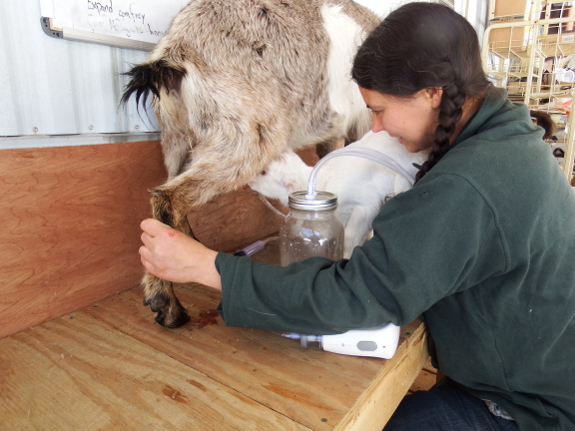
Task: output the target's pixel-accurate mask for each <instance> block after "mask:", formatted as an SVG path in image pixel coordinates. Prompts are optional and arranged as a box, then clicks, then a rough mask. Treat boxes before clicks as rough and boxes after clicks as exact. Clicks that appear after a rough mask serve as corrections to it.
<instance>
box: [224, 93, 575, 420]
mask: <svg viewBox="0 0 575 431" xmlns="http://www.w3.org/2000/svg"><path fill="white" fill-rule="evenodd" d="M542 133H543V132H542V129H540V128H538V127H537V126H535V125H534V124H533V123H532V121H531V120H530V116H529V112H528V109H527V107H526V106H525V105H520V104H512V103H511V102H509V101H508V100H507V98H506V93H505V92H504V91H503V90H498V89H492V90H491V91H490V92H489V93H488V95H487V97H486V98H485V101H484V102H483V104H482V106H481V108H480V109H479V111H478V112H477V113H476V114H475V115H474V116H473V118H472V119H471V120H470V121H469V122H468V123H467V125H466V126H465V128H464V129H463V131H462V132H461V133H460V135H459V136H458V137H457V139H456V141H455V142H454V143H453V144H452V149H451V150H450V151H449V152H448V153H447V154H446V155H445V156H444V157H443V159H442V160H441V161H440V162H439V163H438V164H437V165H436V166H435V167H434V168H433V169H432V170H431V171H430V172H429V173H428V174H427V175H426V176H425V177H424V178H423V179H422V180H421V181H420V182H419V183H418V184H417V185H416V186H415V187H413V188H412V189H411V190H409V191H407V192H404V193H402V194H400V195H398V196H396V197H394V198H393V199H391V200H390V201H388V202H387V203H386V204H385V205H384V206H383V208H382V210H381V212H380V213H379V215H378V216H377V217H376V219H375V220H374V222H373V230H374V236H373V238H372V239H371V240H369V241H367V242H366V243H365V244H364V245H363V246H362V247H357V248H356V249H355V250H354V252H353V254H352V256H351V258H350V259H349V260H346V259H343V260H340V261H338V262H332V261H330V260H327V259H323V258H311V259H308V260H306V261H304V262H299V263H294V264H291V265H290V266H288V267H280V266H276V265H267V264H262V263H256V262H253V261H252V260H251V259H249V258H246V257H243V258H238V257H234V256H230V255H227V254H223V253H220V254H218V257H217V259H216V266H217V268H218V271H219V272H220V274H221V277H222V285H223V290H222V303H221V306H220V310H221V313H222V317H223V318H224V320H225V322H226V324H228V325H230V326H240V327H248V328H261V329H267V330H276V331H293V332H299V333H308V334H309V333H312V334H328V333H329V334H331V333H337V332H344V331H346V330H348V329H352V328H366V327H373V326H377V325H379V324H382V323H384V322H388V321H392V322H393V323H395V324H397V325H404V324H407V323H409V322H411V321H412V320H414V319H415V318H417V317H418V316H422V317H423V318H424V320H425V322H426V324H427V327H428V329H429V332H430V334H431V338H432V346H431V352H430V353H431V355H432V358H433V360H434V363H435V364H436V366H438V368H440V369H441V370H442V371H443V372H444V373H445V374H446V375H447V376H449V377H450V378H451V379H453V380H454V381H455V382H457V383H459V384H460V385H462V388H463V389H465V390H467V391H468V392H470V393H471V394H473V395H475V396H477V397H479V398H482V399H489V400H492V401H493V402H495V403H497V404H499V405H500V406H501V407H502V408H503V409H504V410H506V411H507V412H508V413H509V414H510V415H511V416H512V417H513V418H514V419H515V420H516V421H517V423H518V425H519V428H520V429H521V430H522V431H528V430H533V431H535V430H538V431H539V430H575V264H574V260H575V193H574V192H573V190H572V189H571V187H570V185H569V184H568V183H567V181H566V180H565V178H564V176H563V175H562V173H561V171H560V168H559V166H558V163H557V161H556V160H555V159H554V157H553V156H552V154H551V151H550V148H549V146H548V145H547V144H545V143H544V142H543V141H542V139H541V137H542ZM357 186H358V187H361V184H358V185H357Z"/></svg>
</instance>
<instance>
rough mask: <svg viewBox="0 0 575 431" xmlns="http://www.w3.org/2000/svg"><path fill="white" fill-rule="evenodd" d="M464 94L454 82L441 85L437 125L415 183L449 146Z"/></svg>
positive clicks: (463, 100) (460, 111)
mask: <svg viewBox="0 0 575 431" xmlns="http://www.w3.org/2000/svg"><path fill="white" fill-rule="evenodd" d="M464 103H465V94H464V93H463V92H461V91H459V89H458V87H457V85H456V84H455V83H453V84H450V85H446V86H445V87H443V96H442V98H441V104H440V106H439V108H440V112H439V125H438V126H437V129H436V130H435V140H434V141H433V143H432V145H431V152H430V153H429V157H428V158H427V161H426V162H425V163H424V164H423V165H422V166H421V168H420V170H419V172H418V173H417V175H416V176H415V182H416V183H417V182H418V181H419V180H420V179H421V178H423V177H424V176H425V174H427V172H429V170H430V169H431V168H433V167H434V166H435V165H436V164H437V163H438V162H439V161H440V160H441V158H442V157H443V156H444V155H445V154H446V153H447V152H448V151H449V149H450V148H451V147H450V146H449V140H450V139H451V136H452V135H453V132H454V131H455V126H456V125H457V123H458V122H459V120H460V119H461V114H462V112H463V109H462V107H463V104H464Z"/></svg>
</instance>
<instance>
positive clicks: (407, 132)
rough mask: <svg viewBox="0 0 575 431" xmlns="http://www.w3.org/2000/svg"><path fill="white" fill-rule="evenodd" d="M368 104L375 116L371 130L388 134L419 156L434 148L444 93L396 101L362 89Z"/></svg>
mask: <svg viewBox="0 0 575 431" xmlns="http://www.w3.org/2000/svg"><path fill="white" fill-rule="evenodd" d="M359 91H360V92H361V95H362V97H363V100H364V101H365V104H366V105H367V107H368V108H369V109H370V110H371V112H372V119H371V130H372V131H373V132H374V133H377V132H381V131H382V130H385V131H386V132H387V133H389V134H390V135H391V136H393V137H396V138H399V142H400V143H401V144H403V145H404V146H405V148H406V149H407V151H409V152H411V153H417V152H418V151H422V150H426V149H428V148H430V147H431V144H432V143H433V141H434V139H435V129H436V128H437V126H438V125H439V120H438V116H439V105H440V103H441V95H442V94H443V90H442V89H441V87H438V88H427V89H424V90H421V91H419V92H417V93H415V94H414V95H413V96H412V97H397V96H390V95H386V94H382V93H380V92H378V91H375V90H367V89H365V88H362V87H359Z"/></svg>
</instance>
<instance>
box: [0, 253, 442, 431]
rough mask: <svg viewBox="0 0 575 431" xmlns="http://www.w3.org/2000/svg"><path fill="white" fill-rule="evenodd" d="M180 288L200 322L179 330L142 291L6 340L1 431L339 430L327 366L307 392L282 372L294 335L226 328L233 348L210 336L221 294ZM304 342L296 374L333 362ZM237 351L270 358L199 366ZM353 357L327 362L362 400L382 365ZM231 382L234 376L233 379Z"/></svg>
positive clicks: (426, 379)
mask: <svg viewBox="0 0 575 431" xmlns="http://www.w3.org/2000/svg"><path fill="white" fill-rule="evenodd" d="M263 260H265V256H264V259H263ZM192 290H193V292H194V294H193V296H192V295H191V293H190V292H192ZM177 293H178V297H179V298H180V300H181V301H182V303H183V304H184V305H185V306H186V308H188V310H189V311H190V314H191V317H192V321H191V323H190V324H188V325H185V326H184V327H182V328H178V329H174V330H171V329H166V328H163V327H161V326H159V325H157V324H156V323H155V322H154V319H153V313H151V311H150V310H149V307H145V306H143V305H142V291H141V289H140V288H139V287H138V288H134V289H131V290H128V291H125V292H122V293H120V294H117V295H114V296H111V297H109V298H107V299H105V300H103V301H99V302H97V303H95V304H92V305H90V306H88V307H84V308H82V309H80V310H78V311H76V312H73V313H70V314H67V315H65V316H62V317H60V318H57V319H53V320H51V321H48V322H46V323H44V324H42V325H39V326H36V327H33V328H30V329H27V330H25V331H22V332H19V333H17V334H14V335H12V336H10V337H6V338H4V339H1V340H0V431H20V430H22V431H28V430H41V431H52V430H66V431H67V430H70V431H72V430H73V431H78V430H80V431H92V430H113V431H115V430H118V431H124V430H176V429H177V430H180V429H181V430H198V431H200V430H201V428H202V427H201V426H199V422H198V421H202V420H205V418H206V417H209V418H214V419H213V420H214V423H215V425H214V428H213V429H214V430H218V431H219V430H228V429H229V430H232V429H233V430H237V429H241V430H249V429H262V430H276V429H286V430H287V429H296V430H304V429H309V428H308V427H311V422H313V421H315V423H317V422H319V427H318V428H315V425H314V429H326V430H327V429H331V426H330V422H331V421H332V419H331V418H329V422H328V420H327V418H328V416H327V415H326V414H325V412H326V411H332V410H334V408H335V407H338V405H343V404H344V402H343V401H342V399H341V397H342V395H341V394H337V393H334V392H337V391H329V390H328V391H326V392H327V394H328V395H327V397H324V399H318V398H317V397H316V396H314V394H315V392H314V388H313V385H314V384H316V385H322V386H321V387H322V388H324V387H326V385H329V381H330V380H333V378H334V377H333V376H329V375H326V374H325V373H324V372H323V371H322V370H323V369H322V368H320V367H321V366H323V365H318V368H317V369H318V370H319V372H317V373H313V374H315V375H310V376H309V379H308V380H306V386H307V382H309V385H310V388H309V389H302V388H301V387H300V388H299V389H300V390H301V391H302V392H296V389H295V388H290V387H289V382H288V380H289V376H290V375H292V374H290V373H293V368H292V369H291V370H286V369H282V368H285V366H284V365H285V364H284V362H285V361H286V359H285V354H284V352H285V344H284V345H281V344H280V343H286V342H294V343H295V341H293V340H286V339H283V338H281V337H277V339H278V341H275V338H274V339H271V340H270V337H269V334H265V333H264V331H249V330H241V329H236V328H226V331H225V333H226V337H229V339H226V340H225V346H224V343H222V344H219V343H220V342H219V340H218V337H214V336H213V334H214V333H217V334H220V335H221V333H222V332H221V331H220V330H219V329H220V326H221V325H222V322H221V319H220V318H219V317H218V318H216V317H217V315H216V314H215V312H214V308H215V306H216V305H217V303H218V302H219V296H218V294H217V293H215V292H214V291H212V290H211V289H208V288H205V287H203V286H198V285H194V286H182V287H179V288H178V292H177ZM191 298H193V300H192V299H191ZM218 325H220V326H218ZM239 331H242V332H239ZM262 334H263V335H262ZM236 337H237V338H236ZM246 346H248V347H246ZM251 346H253V349H251ZM282 349H283V350H282ZM298 349H299V346H298V348H294V349H292V350H291V352H290V353H289V355H290V356H291V357H290V358H289V359H290V361H291V362H292V363H293V365H292V367H295V368H296V369H298V361H300V362H299V363H300V364H301V363H303V361H305V362H306V366H307V365H309V364H308V363H309V362H310V361H317V363H318V364H319V363H320V362H323V361H325V356H323V357H320V356H318V357H317V358H315V357H314V356H313V355H311V356H310V355H309V353H306V354H302V353H301V352H300V351H299V350H298ZM252 350H253V352H252ZM238 352H244V353H243V354H244V355H248V356H249V355H250V354H253V355H261V354H265V355H269V357H270V358H271V359H270V361H271V365H270V366H269V368H267V369H263V368H261V367H260V368H256V367H255V366H254V365H253V363H254V362H256V360H255V359H254V358H255V357H247V356H246V357H245V358H234V359H233V360H234V361H235V362H234V364H243V365H242V366H241V367H239V368H234V369H233V370H232V369H226V362H225V361H207V362H206V361H202V362H201V364H200V363H199V362H200V361H198V359H197V358H198V355H206V354H209V355H213V357H220V358H221V357H228V358H230V357H233V356H234V355H237V354H239V353H238ZM246 352H248V353H246ZM250 352H252V353H250ZM318 353H319V354H322V353H323V352H318ZM346 359H347V358H346V357H342V356H341V355H334V357H331V358H330V360H331V361H333V362H334V363H335V362H338V363H339V365H337V364H336V367H335V369H336V370H337V378H338V379H348V381H349V384H346V386H348V387H349V390H350V394H351V395H353V393H355V392H358V391H361V390H362V388H361V385H360V383H361V381H362V379H363V380H365V381H369V380H370V379H371V378H373V373H374V372H375V370H376V369H377V366H376V365H374V364H372V363H370V362H369V361H366V364H365V366H363V367H362V373H363V374H365V375H362V376H357V375H353V376H347V375H346V369H347V367H346V362H345V361H346ZM274 361H275V362H274ZM312 369H313V368H312ZM251 373H267V374H266V379H269V382H268V384H267V386H266V388H265V389H266V394H271V398H270V405H273V404H274V403H275V405H276V407H274V408H273V410H274V411H275V412H277V414H275V412H272V414H271V415H270V411H269V409H268V408H266V407H264V406H263V405H259V404H258V403H254V402H253V401H250V399H251V398H253V399H257V398H258V397H261V394H257V393H256V392H257V391H258V390H261V388H260V389H258V388H257V387H251V385H249V384H246V382H249V381H250V379H251V378H250V376H248V374H250V375H251ZM435 373H436V371H435V370H434V369H433V367H431V365H430V364H429V363H428V364H427V365H426V367H425V368H424V370H423V371H422V372H421V373H420V375H419V377H418V378H417V380H416V381H415V382H414V384H413V385H412V386H411V388H410V392H411V391H416V390H426V389H428V388H429V387H431V386H432V385H433V384H434V383H435V377H436V376H435ZM214 374H218V375H222V376H224V378H225V383H226V384H223V383H221V382H218V381H216V380H214V379H212V378H210V377H208V376H210V375H214ZM322 374H323V375H322ZM230 381H232V382H235V383H234V384H232V385H230V384H229V382H230ZM254 386H256V385H254ZM290 391H293V392H290ZM306 391H307V392H306ZM290 393H293V394H294V397H299V398H298V399H295V398H294V403H295V404H294V405H295V406H296V407H295V410H296V411H297V413H296V415H300V417H299V418H298V422H299V423H301V424H303V425H305V426H301V427H300V425H299V424H298V423H296V422H293V421H291V420H288V419H287V415H286V412H282V408H284V409H285V408H288V409H292V410H293V409H294V407H285V406H284V407H282V406H280V404H285V396H286V394H287V395H289V394H290ZM214 394H217V398H218V399H217V407H216V406H215V403H214V399H213V397H214ZM274 394H277V399H276V400H274V399H273V396H274ZM266 396H268V397H269V395H266ZM192 400H193V403H191V401H192ZM246 403H248V404H250V405H254V409H255V410H253V411H250V413H249V414H247V413H246V412H245V411H244V409H243V408H242V406H245V404H246ZM192 405H193V406H195V408H193V407H192ZM197 406H201V408H197ZM192 408H193V410H191V409H192ZM260 408H261V410H262V414H261V416H259V417H258V418H257V428H254V411H255V415H256V416H257V415H258V413H257V412H258V411H259V410H258V409H260ZM320 412H321V413H320ZM290 415H293V412H290ZM320 420H321V421H320ZM323 421H325V422H326V423H324V422H323ZM230 424H233V425H230ZM322 427H323V428H322Z"/></svg>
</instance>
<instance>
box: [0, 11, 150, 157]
mask: <svg viewBox="0 0 575 431" xmlns="http://www.w3.org/2000/svg"><path fill="white" fill-rule="evenodd" d="M0 15H1V16H2V17H3V25H2V26H0V86H1V87H0V98H1V103H0V136H1V137H14V136H36V137H40V136H46V135H71V134H72V135H77V134H82V135H84V134H86V135H95V134H108V133H138V134H141V132H155V131H157V130H158V127H157V124H156V122H155V119H154V116H153V113H151V112H150V114H149V116H148V115H146V114H145V113H144V112H142V114H143V115H141V116H140V115H138V114H137V112H136V107H135V103H134V101H131V103H130V104H129V105H128V106H127V108H126V109H124V108H120V106H119V102H120V97H121V93H122V89H123V87H124V85H125V84H126V82H127V78H126V77H124V76H122V75H121V74H122V73H124V72H126V71H128V70H129V69H130V67H131V65H133V64H137V63H140V62H142V61H144V60H145V59H146V58H147V55H148V53H147V52H145V51H138V50H130V49H123V48H114V47H110V46H105V45H98V44H95V43H86V42H76V41H66V40H58V39H53V38H50V37H48V36H46V35H45V34H44V33H43V31H42V28H41V25H40V3H39V1H38V0H21V1H12V0H0ZM2 140H3V141H4V142H3V144H0V147H4V148H5V147H7V146H9V145H8V144H6V139H5V138H4V139H2ZM128 140H129V139H128ZM17 142H18V140H14V143H15V144H14V146H15V147H18V143H17ZM20 142H21V141H20Z"/></svg>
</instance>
